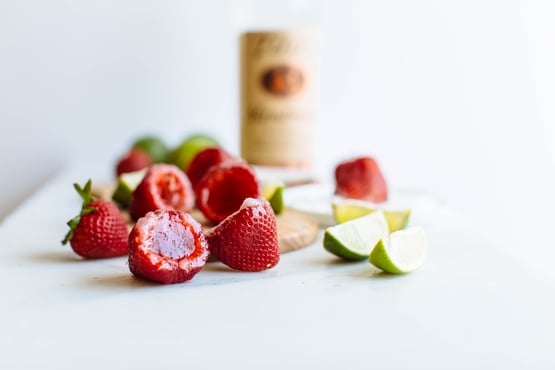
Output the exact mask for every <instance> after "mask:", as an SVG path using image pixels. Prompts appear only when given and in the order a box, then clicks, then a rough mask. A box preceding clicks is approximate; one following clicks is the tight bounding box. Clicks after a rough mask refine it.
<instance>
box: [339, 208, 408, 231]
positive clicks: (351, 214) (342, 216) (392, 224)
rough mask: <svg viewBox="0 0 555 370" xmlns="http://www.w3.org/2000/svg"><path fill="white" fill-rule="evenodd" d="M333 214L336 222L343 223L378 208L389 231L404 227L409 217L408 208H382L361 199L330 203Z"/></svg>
mask: <svg viewBox="0 0 555 370" xmlns="http://www.w3.org/2000/svg"><path fill="white" fill-rule="evenodd" d="M332 207H333V216H334V218H335V220H336V221H337V223H343V222H346V221H350V220H353V219H355V218H358V217H361V216H364V215H367V214H370V213H372V212H375V211H377V210H379V209H381V211H382V212H383V213H384V216H385V219H386V220H387V224H388V225H389V230H390V231H391V232H393V231H397V230H401V229H404V228H405V227H406V226H407V224H408V222H409V218H410V214H411V210H410V209H383V208H381V207H380V206H377V205H374V204H372V203H368V202H362V201H336V202H333V204H332Z"/></svg>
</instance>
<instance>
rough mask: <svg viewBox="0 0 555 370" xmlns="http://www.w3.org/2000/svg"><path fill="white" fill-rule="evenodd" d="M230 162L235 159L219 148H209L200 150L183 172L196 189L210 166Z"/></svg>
mask: <svg viewBox="0 0 555 370" xmlns="http://www.w3.org/2000/svg"><path fill="white" fill-rule="evenodd" d="M232 160H235V157H233V155H231V154H230V153H228V152H227V151H226V150H224V149H222V148H219V147H210V148H206V149H203V150H201V151H200V152H199V153H198V154H196V155H195V156H194V157H193V160H192V161H191V163H189V166H188V167H187V171H185V172H186V173H187V176H188V177H189V180H191V185H193V189H196V188H197V185H198V184H199V182H200V180H202V178H203V177H204V175H206V173H207V172H208V170H209V169H210V168H211V167H212V166H214V165H217V164H220V163H223V162H227V161H232Z"/></svg>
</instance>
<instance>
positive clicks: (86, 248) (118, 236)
mask: <svg viewBox="0 0 555 370" xmlns="http://www.w3.org/2000/svg"><path fill="white" fill-rule="evenodd" d="M74 187H75V189H76V190H77V192H78V193H79V195H80V196H81V198H82V199H83V207H82V208H81V212H80V213H79V215H78V216H76V217H75V218H73V219H71V220H70V221H69V222H68V223H67V224H68V225H69V227H70V231H69V232H68V233H67V235H66V237H65V239H64V240H63V241H62V244H67V242H69V243H70V245H71V248H73V250H74V251H75V253H77V254H78V255H80V256H82V257H85V258H106V257H115V256H123V255H126V254H127V252H128V245H127V238H128V235H129V233H128V230H127V223H126V222H125V219H124V217H123V215H122V213H121V211H120V210H119V209H118V207H117V206H116V205H115V204H113V203H111V202H108V201H104V200H93V199H92V195H91V188H92V185H91V180H89V181H88V182H87V184H86V185H85V187H84V188H81V186H80V185H79V184H74Z"/></svg>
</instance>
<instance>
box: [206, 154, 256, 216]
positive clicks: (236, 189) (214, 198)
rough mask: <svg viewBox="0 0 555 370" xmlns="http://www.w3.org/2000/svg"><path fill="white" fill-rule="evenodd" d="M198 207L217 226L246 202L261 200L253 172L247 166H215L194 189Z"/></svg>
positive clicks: (233, 163)
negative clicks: (252, 199)
mask: <svg viewBox="0 0 555 370" xmlns="http://www.w3.org/2000/svg"><path fill="white" fill-rule="evenodd" d="M195 195H196V201H197V207H198V208H199V209H200V211H201V212H202V213H203V214H204V216H205V217H206V218H207V219H209V220H210V221H212V222H215V223H218V222H221V221H222V220H224V219H225V218H226V217H228V216H229V215H231V214H232V213H233V212H235V211H237V210H238V209H239V207H241V204H242V203H243V201H244V200H245V199H246V198H249V197H251V198H258V197H261V189H260V184H259V182H258V179H257V177H256V175H255V173H254V171H253V170H252V169H251V168H250V167H249V166H248V165H246V164H244V163H236V162H224V163H220V164H218V165H215V166H212V167H211V168H210V170H209V171H208V172H207V173H206V175H204V177H203V178H202V180H201V181H200V182H199V184H198V186H197V188H196V189H195Z"/></svg>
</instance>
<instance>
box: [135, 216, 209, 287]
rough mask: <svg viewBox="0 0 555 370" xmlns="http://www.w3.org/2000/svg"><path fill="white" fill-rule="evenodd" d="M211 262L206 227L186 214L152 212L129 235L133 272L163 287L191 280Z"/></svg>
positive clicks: (140, 220) (139, 221) (138, 222)
mask: <svg viewBox="0 0 555 370" xmlns="http://www.w3.org/2000/svg"><path fill="white" fill-rule="evenodd" d="M207 258H208V244H207V242H206V238H205V236H204V233H203V231H202V227H201V225H200V224H199V223H198V221H196V220H195V219H194V218H193V217H191V216H190V215H189V214H188V213H185V212H179V211H166V210H161V209H159V210H156V211H153V212H149V213H147V214H146V215H145V216H144V217H141V218H140V219H139V220H138V221H137V223H136V224H135V226H134V227H133V229H132V230H131V233H130V234H129V270H130V271H131V272H132V273H133V274H134V275H135V276H138V277H141V278H144V279H147V280H152V281H157V282H160V283H162V284H173V283H181V282H184V281H187V280H190V279H192V278H193V276H195V274H196V273H197V272H199V271H200V270H201V269H202V268H203V267H204V265H205V264H206V259H207Z"/></svg>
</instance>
